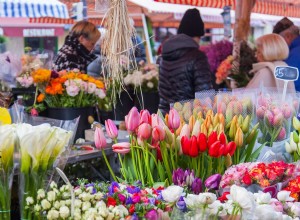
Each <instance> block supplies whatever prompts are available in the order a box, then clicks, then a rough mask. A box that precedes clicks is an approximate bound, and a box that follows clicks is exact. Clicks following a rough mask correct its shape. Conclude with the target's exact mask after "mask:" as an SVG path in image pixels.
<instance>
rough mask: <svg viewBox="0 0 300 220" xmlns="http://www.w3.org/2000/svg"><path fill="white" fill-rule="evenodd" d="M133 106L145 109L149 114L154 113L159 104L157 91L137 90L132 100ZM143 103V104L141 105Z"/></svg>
mask: <svg viewBox="0 0 300 220" xmlns="http://www.w3.org/2000/svg"><path fill="white" fill-rule="evenodd" d="M134 104H135V106H137V108H138V109H139V111H140V110H142V109H147V110H148V111H149V112H150V114H154V113H155V114H156V113H157V110H158V104H159V94H158V91H153V92H142V94H141V93H140V92H138V94H137V95H136V96H135V100H134ZM143 104H144V105H143Z"/></svg>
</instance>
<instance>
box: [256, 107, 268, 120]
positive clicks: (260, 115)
mask: <svg viewBox="0 0 300 220" xmlns="http://www.w3.org/2000/svg"><path fill="white" fill-rule="evenodd" d="M265 111H266V108H265V107H264V106H260V107H258V108H257V110H256V116H257V118H258V119H263V118H264V115H265Z"/></svg>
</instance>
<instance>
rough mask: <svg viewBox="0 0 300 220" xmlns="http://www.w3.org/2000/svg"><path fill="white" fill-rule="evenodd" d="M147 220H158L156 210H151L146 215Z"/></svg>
mask: <svg viewBox="0 0 300 220" xmlns="http://www.w3.org/2000/svg"><path fill="white" fill-rule="evenodd" d="M145 218H146V219H150V220H158V215H157V212H156V211H155V210H154V209H151V210H150V211H149V212H147V213H146V215H145Z"/></svg>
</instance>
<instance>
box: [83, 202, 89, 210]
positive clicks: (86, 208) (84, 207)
mask: <svg viewBox="0 0 300 220" xmlns="http://www.w3.org/2000/svg"><path fill="white" fill-rule="evenodd" d="M89 208H91V203H90V202H83V203H82V211H87V210H88V209H89Z"/></svg>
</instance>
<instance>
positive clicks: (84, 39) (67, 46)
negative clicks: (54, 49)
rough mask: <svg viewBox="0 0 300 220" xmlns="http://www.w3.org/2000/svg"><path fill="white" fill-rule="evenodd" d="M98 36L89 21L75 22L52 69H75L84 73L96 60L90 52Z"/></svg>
mask: <svg viewBox="0 0 300 220" xmlns="http://www.w3.org/2000/svg"><path fill="white" fill-rule="evenodd" d="M100 35H101V34H100V32H99V30H98V29H97V27H96V26H95V25H94V24H93V23H91V22H89V21H79V22H77V23H76V24H75V25H74V26H73V28H72V29H71V31H70V33H69V35H68V36H67V37H66V39H65V43H64V45H63V46H62V48H61V49H60V50H59V52H58V54H57V57H56V59H55V61H54V66H53V69H54V70H56V71H60V70H72V69H75V68H76V69H79V70H80V71H82V72H85V73H86V72H87V66H88V65H89V64H90V63H91V62H92V61H93V60H95V59H96V58H97V56H96V55H95V54H93V53H92V50H93V49H94V46H95V44H96V43H97V41H98V40H99V38H100Z"/></svg>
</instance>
